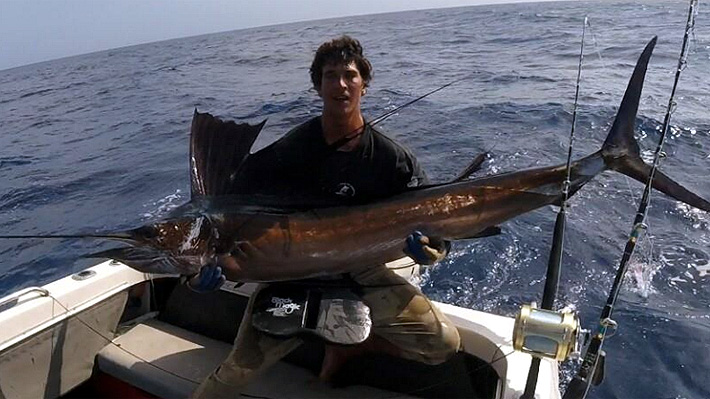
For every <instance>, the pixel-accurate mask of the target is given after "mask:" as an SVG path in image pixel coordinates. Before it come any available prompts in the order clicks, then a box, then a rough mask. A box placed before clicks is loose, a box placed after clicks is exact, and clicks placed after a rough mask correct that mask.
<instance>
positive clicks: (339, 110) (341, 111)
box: [318, 61, 365, 116]
mask: <svg viewBox="0 0 710 399" xmlns="http://www.w3.org/2000/svg"><path fill="white" fill-rule="evenodd" d="M364 89H365V84H364V82H363V80H362V76H360V71H359V70H358V69H357V65H355V62H354V61H353V62H351V63H350V64H342V63H339V64H326V65H325V66H324V67H323V75H322V81H321V86H320V89H318V95H319V96H320V97H321V98H322V99H323V112H324V113H330V114H335V115H342V116H346V115H349V114H351V113H352V112H360V98H361V97H362V95H363V90H364Z"/></svg>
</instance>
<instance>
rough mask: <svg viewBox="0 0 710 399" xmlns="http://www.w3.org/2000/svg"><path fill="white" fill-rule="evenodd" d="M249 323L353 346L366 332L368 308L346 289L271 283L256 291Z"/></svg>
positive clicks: (266, 329) (272, 331)
mask: <svg viewBox="0 0 710 399" xmlns="http://www.w3.org/2000/svg"><path fill="white" fill-rule="evenodd" d="M252 325H253V326H254V328H256V329H257V330H259V331H262V332H264V333H266V334H269V335H275V336H280V337H290V336H295V335H300V334H310V335H315V336H317V337H320V338H322V339H324V340H326V341H328V342H330V343H334V344H341V345H354V344H359V343H362V342H363V341H365V340H366V339H367V337H368V336H369V335H370V329H371V328H372V320H371V318H370V308H369V307H368V306H367V305H366V304H365V303H364V302H363V301H362V300H361V299H360V298H359V297H358V296H357V295H355V294H354V293H353V292H352V291H351V290H350V289H348V288H342V287H329V286H312V285H306V284H293V283H290V284H289V283H278V284H272V285H270V286H268V287H266V288H264V289H262V290H261V291H259V293H258V294H257V297H256V298H255V302H254V308H253V314H252Z"/></svg>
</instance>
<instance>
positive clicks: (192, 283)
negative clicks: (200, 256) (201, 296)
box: [187, 264, 227, 293]
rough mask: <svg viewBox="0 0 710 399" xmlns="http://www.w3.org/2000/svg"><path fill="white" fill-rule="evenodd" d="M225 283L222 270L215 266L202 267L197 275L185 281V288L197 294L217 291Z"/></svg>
mask: <svg viewBox="0 0 710 399" xmlns="http://www.w3.org/2000/svg"><path fill="white" fill-rule="evenodd" d="M225 281H227V278H226V277H224V274H222V268H221V267H219V266H217V265H215V264H207V265H204V266H202V269H200V273H199V274H195V275H194V276H192V277H191V278H190V279H189V280H187V288H189V289H191V290H192V291H195V292H198V293H205V292H212V291H217V290H218V289H219V287H221V286H222V284H224V282H225Z"/></svg>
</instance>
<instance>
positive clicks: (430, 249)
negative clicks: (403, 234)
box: [404, 230, 451, 265]
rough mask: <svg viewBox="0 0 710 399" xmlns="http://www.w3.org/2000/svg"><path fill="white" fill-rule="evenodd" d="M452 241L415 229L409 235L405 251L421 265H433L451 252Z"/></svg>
mask: <svg viewBox="0 0 710 399" xmlns="http://www.w3.org/2000/svg"><path fill="white" fill-rule="evenodd" d="M450 248H451V243H450V242H449V241H446V240H442V239H440V238H436V237H429V236H425V235H424V234H422V232H421V231H418V230H415V231H414V232H413V233H412V234H410V235H409V236H407V246H406V248H405V249H404V252H405V253H406V254H407V255H409V256H410V257H411V258H412V259H414V261H415V262H417V263H419V264H420V265H433V264H435V263H438V262H441V261H442V260H443V259H444V258H445V257H446V255H447V254H448V253H449V249H450Z"/></svg>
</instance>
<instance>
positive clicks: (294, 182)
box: [189, 36, 460, 398]
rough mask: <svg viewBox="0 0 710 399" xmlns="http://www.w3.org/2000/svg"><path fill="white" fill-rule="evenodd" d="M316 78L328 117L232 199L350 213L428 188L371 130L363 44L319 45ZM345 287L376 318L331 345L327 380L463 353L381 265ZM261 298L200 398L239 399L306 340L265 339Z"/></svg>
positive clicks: (270, 156) (242, 176)
mask: <svg viewBox="0 0 710 399" xmlns="http://www.w3.org/2000/svg"><path fill="white" fill-rule="evenodd" d="M310 74H311V80H312V82H313V87H314V88H315V89H316V91H317V92H318V95H319V96H320V97H321V99H322V100H323V112H322V115H321V116H318V117H316V118H313V119H311V120H309V121H307V122H305V123H304V124H302V125H300V126H298V127H296V128H295V129H293V130H292V131H290V132H289V133H287V134H286V136H284V137H283V138H281V139H280V140H278V141H276V142H275V143H273V144H272V145H270V146H268V147H266V148H264V149H263V150H261V151H259V152H257V153H255V154H253V155H251V156H249V157H248V158H247V161H245V164H244V165H243V166H242V168H241V169H240V171H239V173H238V175H237V176H236V178H235V187H234V191H235V192H239V193H258V194H267V195H281V196H292V197H293V196H296V197H299V198H307V199H309V200H315V201H319V202H322V203H328V204H340V205H347V204H356V203H358V204H359V203H367V202H370V201H373V200H376V199H380V198H385V197H389V196H391V195H394V194H397V193H401V192H403V191H405V190H407V189H408V188H411V187H416V186H419V185H421V184H425V183H426V182H427V178H426V175H425V174H424V172H423V171H422V170H421V168H420V167H419V164H418V163H417V161H416V159H415V158H414V156H413V155H412V154H411V153H410V152H409V151H408V150H407V149H405V148H404V147H402V146H400V145H399V144H397V143H396V142H394V141H393V140H391V139H389V138H387V137H385V136H384V135H383V134H382V133H380V132H378V131H377V130H376V129H374V128H373V127H372V126H369V125H368V124H367V123H366V121H365V120H364V118H363V116H362V113H361V111H360V101H361V99H362V96H363V95H365V93H366V90H367V86H368V84H369V82H370V80H371V78H372V67H371V65H370V62H369V61H368V60H367V59H366V58H365V57H364V56H363V54H362V47H361V46H360V43H359V42H358V41H357V40H354V39H352V38H350V37H348V36H343V37H341V38H338V39H335V40H332V41H330V42H326V43H324V44H323V45H321V46H320V47H319V48H318V50H317V52H316V55H315V58H314V60H313V64H312V65H311V69H310ZM403 250H407V251H408V253H409V254H410V255H411V256H412V257H413V258H414V259H415V260H417V261H418V262H420V263H426V264H432V263H434V262H437V261H439V260H441V259H443V257H444V256H445V255H446V252H447V250H448V245H447V243H444V242H442V241H441V240H436V239H430V238H429V237H426V236H423V235H422V234H421V233H419V232H414V233H413V234H412V235H411V236H410V237H408V239H407V248H406V249H405V248H403ZM244 252H245V253H243V254H237V255H235V256H233V257H230V258H226V259H224V260H223V262H222V265H221V266H222V267H223V268H224V269H225V273H226V274H227V275H229V269H230V268H232V267H235V266H236V265H237V264H238V262H239V257H240V256H248V255H247V254H246V252H248V251H244ZM349 278H350V279H351V281H354V282H355V283H356V284H357V285H358V286H359V288H360V292H361V293H362V295H361V299H362V300H363V302H365V303H366V304H367V305H368V306H369V307H370V309H371V318H372V322H373V325H372V332H371V335H370V338H368V339H367V340H366V341H365V342H364V343H363V344H360V345H356V346H351V347H341V346H338V347H336V346H330V345H326V354H325V358H324V360H323V366H322V370H321V374H320V378H321V379H323V380H328V379H329V378H330V377H331V376H332V375H333V374H334V373H335V372H336V371H337V370H338V368H339V367H340V366H341V365H342V364H343V363H344V362H345V361H347V359H349V358H350V357H352V356H354V355H359V354H362V353H366V352H384V353H388V354H391V355H394V356H399V357H403V358H406V359H411V360H416V361H421V362H425V363H428V364H438V363H441V362H443V361H445V360H446V359H448V358H449V357H450V356H451V355H452V354H453V353H455V352H456V351H457V350H458V349H459V346H460V338H459V335H458V332H457V330H456V328H455V327H454V326H453V324H452V323H451V322H450V321H449V320H448V319H446V318H445V316H444V315H443V314H442V313H441V312H440V311H439V310H438V309H436V308H435V307H434V306H433V305H432V303H431V302H430V301H429V300H428V299H427V298H426V297H425V296H424V295H423V294H422V293H421V291H420V290H419V289H418V288H416V287H414V286H412V285H410V284H409V283H408V282H407V281H406V280H405V279H403V278H402V277H400V276H398V275H396V274H395V273H394V272H393V271H391V270H388V269H387V268H386V267H385V265H371V266H370V267H364V268H363V269H362V270H361V271H359V272H357V273H351V274H350V275H349ZM223 279H224V277H223V276H221V271H220V270H219V269H218V268H216V267H206V268H204V269H203V271H202V273H200V275H199V276H195V277H193V278H192V279H191V280H190V283H189V284H190V285H191V286H192V287H194V288H196V289H198V290H200V289H201V290H205V289H214V288H215V287H218V286H219V284H220V283H221V281H223ZM255 296H256V295H253V296H252V298H251V300H250V303H249V306H248V308H247V311H246V312H245V315H244V319H243V320H242V324H241V325H240V328H239V333H238V335H237V338H236V340H235V343H234V348H233V349H232V352H231V353H230V354H229V356H228V357H227V359H226V360H225V361H224V362H223V363H222V365H221V366H220V367H219V368H217V370H215V371H214V372H213V373H212V375H211V376H210V377H208V378H207V380H205V381H204V382H203V383H202V385H200V387H199V388H198V389H197V391H196V392H195V393H194V396H195V397H201V398H216V397H229V396H235V395H236V394H237V393H238V392H240V391H241V389H242V388H243V387H244V386H245V385H246V384H247V383H248V382H249V381H250V380H251V379H252V378H253V377H254V376H256V375H257V374H259V373H260V372H262V371H264V370H265V369H267V368H268V367H269V366H271V365H272V364H274V363H276V362H277V361H278V360H280V359H281V358H283V357H284V356H286V355H287V354H288V353H289V352H290V351H292V350H293V349H295V348H296V347H298V346H299V345H300V344H301V342H302V341H301V339H300V338H297V337H291V338H276V337H272V336H267V335H265V334H263V333H261V332H259V331H257V330H256V329H255V328H254V327H253V326H252V323H251V316H252V315H251V310H252V307H253V301H254V297H255Z"/></svg>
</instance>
